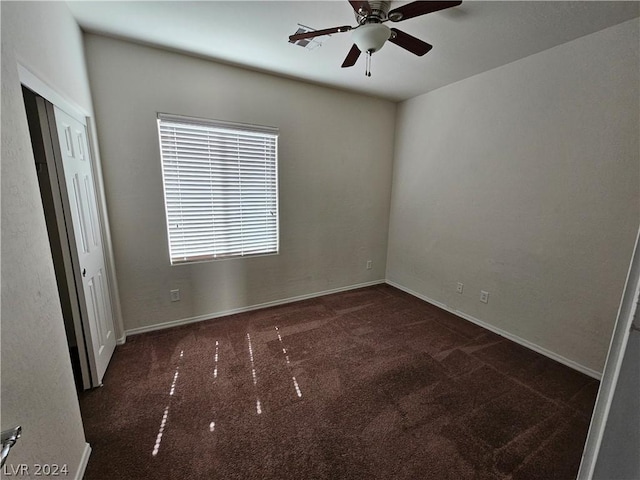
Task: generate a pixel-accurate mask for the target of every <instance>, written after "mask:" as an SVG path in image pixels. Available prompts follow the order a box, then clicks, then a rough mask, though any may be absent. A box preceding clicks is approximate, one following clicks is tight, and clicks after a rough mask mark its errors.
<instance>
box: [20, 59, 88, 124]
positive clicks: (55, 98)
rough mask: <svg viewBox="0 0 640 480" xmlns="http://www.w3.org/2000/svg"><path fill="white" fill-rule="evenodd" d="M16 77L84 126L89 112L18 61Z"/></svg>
mask: <svg viewBox="0 0 640 480" xmlns="http://www.w3.org/2000/svg"><path fill="white" fill-rule="evenodd" d="M18 78H19V79H20V83H21V84H22V85H24V86H25V87H27V88H29V89H31V90H33V91H34V92H36V93H37V94H38V95H40V96H41V97H43V98H45V99H46V100H48V101H49V102H51V103H53V104H54V105H55V106H57V107H58V108H60V109H62V110H64V111H65V113H67V114H69V115H71V116H72V117H73V118H75V119H76V120H78V121H79V122H80V123H82V124H83V125H84V126H86V125H87V117H90V116H91V115H90V113H89V112H87V111H86V110H85V109H83V108H82V107H80V106H79V105H77V104H76V103H74V102H72V101H70V100H67V99H66V98H64V97H63V96H62V95H60V94H59V93H58V92H57V91H56V90H55V88H54V87H52V86H51V85H49V84H48V83H47V82H46V81H44V80H42V79H41V78H40V77H38V76H37V75H36V74H35V73H33V72H32V71H31V70H29V69H28V68H27V67H25V66H24V65H22V64H21V63H20V62H18Z"/></svg>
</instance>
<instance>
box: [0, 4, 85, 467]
mask: <svg viewBox="0 0 640 480" xmlns="http://www.w3.org/2000/svg"><path fill="white" fill-rule="evenodd" d="M0 8H1V15H2V167H1V168H2V169H1V177H2V229H1V230H2V280H1V283H2V392H1V395H2V429H3V430H4V429H6V428H10V427H13V426H14V425H16V424H20V425H22V427H23V437H22V438H21V439H20V440H19V442H18V444H17V445H16V446H15V447H14V449H13V450H12V452H11V456H10V458H9V463H10V464H13V465H16V466H17V465H18V464H20V463H24V464H27V465H29V466H30V472H31V474H33V473H34V470H33V465H34V464H35V463H39V464H43V463H49V464H51V463H57V464H58V465H61V464H67V465H68V467H69V475H68V476H69V478H74V477H75V475H76V473H77V470H78V468H79V465H80V464H81V462H82V456H83V453H88V452H86V451H85V447H86V446H87V445H86V442H85V437H84V432H83V428H82V420H81V417H80V409H79V407H78V397H77V395H76V390H75V386H74V382H73V375H72V371H71V363H70V360H69V353H68V350H67V343H66V338H65V331H64V324H63V320H62V313H61V310H60V301H59V298H58V292H57V287H56V281H55V276H54V272H53V264H52V257H51V251H50V248H49V241H48V238H47V231H46V226H45V221H44V212H43V208H42V202H41V200H40V191H39V187H38V180H37V176H36V169H35V164H34V159H33V153H32V150H31V141H30V137H29V130H28V127H27V118H26V113H25V109H24V104H23V99H22V92H21V89H20V80H19V77H18V68H17V62H18V61H20V62H21V63H22V65H23V66H25V67H27V68H28V69H29V70H31V71H32V73H34V74H36V75H38V76H39V77H40V79H41V80H44V81H45V82H47V83H48V84H49V86H50V87H52V88H53V89H55V90H56V91H57V92H58V93H59V94H60V95H62V96H63V97H66V99H68V100H69V101H70V102H72V103H74V104H75V105H77V106H79V107H81V108H83V109H84V110H85V111H87V112H90V111H91V97H90V92H89V84H88V80H87V76H86V71H85V66H84V58H83V46H82V38H81V32H80V30H79V28H78V27H77V25H76V23H75V21H74V20H73V18H72V17H71V14H70V13H69V11H68V9H67V7H66V5H65V4H64V3H59V2H51V3H49V2H43V3H38V2H33V3H32V2H19V3H18V2H16V3H13V2H2V5H1V6H0Z"/></svg>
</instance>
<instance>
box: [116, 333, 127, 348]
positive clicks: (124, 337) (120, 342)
mask: <svg viewBox="0 0 640 480" xmlns="http://www.w3.org/2000/svg"><path fill="white" fill-rule="evenodd" d="M126 341H127V332H124V333H123V334H122V336H121V337H120V338H116V345H123V344H124V343H125V342H126Z"/></svg>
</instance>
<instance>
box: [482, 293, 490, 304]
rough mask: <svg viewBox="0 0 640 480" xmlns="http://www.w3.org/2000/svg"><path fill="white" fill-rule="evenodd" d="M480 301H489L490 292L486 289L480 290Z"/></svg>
mask: <svg viewBox="0 0 640 480" xmlns="http://www.w3.org/2000/svg"><path fill="white" fill-rule="evenodd" d="M480 301H481V302H482V303H489V292H485V291H484V290H480Z"/></svg>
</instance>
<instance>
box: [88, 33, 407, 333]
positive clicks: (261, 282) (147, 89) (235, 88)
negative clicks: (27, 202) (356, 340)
mask: <svg viewBox="0 0 640 480" xmlns="http://www.w3.org/2000/svg"><path fill="white" fill-rule="evenodd" d="M85 46H86V50H87V64H88V71H89V76H90V80H91V86H92V92H93V95H94V105H95V111H96V121H97V127H98V132H99V140H100V146H101V153H102V162H103V173H104V178H105V185H106V194H107V203H108V207H109V213H110V218H111V222H112V223H111V231H112V236H113V240H114V252H115V258H116V270H117V272H118V281H119V286H120V298H121V302H122V312H123V317H124V322H125V328H126V329H128V330H131V329H140V328H145V327H149V326H153V325H158V324H162V323H166V322H172V321H179V320H182V319H189V318H193V317H200V316H207V315H212V314H216V313H219V312H224V311H228V310H230V309H235V308H242V307H247V306H252V305H256V304H261V303H264V302H270V301H276V300H281V299H287V298H290V297H295V296H299V295H306V294H312V293H314V292H322V291H326V290H330V289H336V288H341V287H346V286H350V285H356V284H361V283H366V282H371V281H376V280H383V279H384V278H385V265H386V250H387V231H388V218H389V197H390V188H391V170H392V154H393V135H394V122H395V108H396V107H395V104H394V103H391V102H388V101H383V100H378V99H373V98H370V97H365V96H360V95H356V94H352V93H346V92H342V91H338V90H332V89H328V88H324V87H318V86H313V85H309V84H304V83H300V82H296V81H292V80H287V79H283V78H278V77H274V76H270V75H265V74H261V73H257V72H252V71H248V70H243V69H238V68H235V67H231V66H226V65H222V64H218V63H213V62H209V61H206V60H202V59H197V58H194V57H189V56H185V55H181V54H178V53H172V52H168V51H163V50H159V49H154V48H149V47H146V46H141V45H135V44H132V43H126V42H123V41H120V40H115V39H110V38H106V37H102V36H97V35H87V36H86V37H85ZM157 112H165V113H173V114H180V115H188V116H195V117H204V118H212V119H220V120H226V121H232V122H241V123H255V124H260V125H268V126H274V127H278V128H279V129H280V140H279V189H280V249H281V253H280V254H279V255H276V256H264V257H255V258H248V259H233V260H223V261H214V262H206V263H200V264H192V265H180V266H174V267H172V266H170V264H169V257H168V247H167V234H166V226H165V212H164V203H163V193H162V174H161V169H160V154H159V149H158V137H157V130H156V114H157ZM369 259H371V260H372V261H373V268H372V269H371V270H366V268H365V266H366V261H367V260H369ZM176 288H179V289H180V292H181V297H182V300H181V301H180V302H174V303H171V302H170V294H169V291H170V290H171V289H176Z"/></svg>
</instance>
